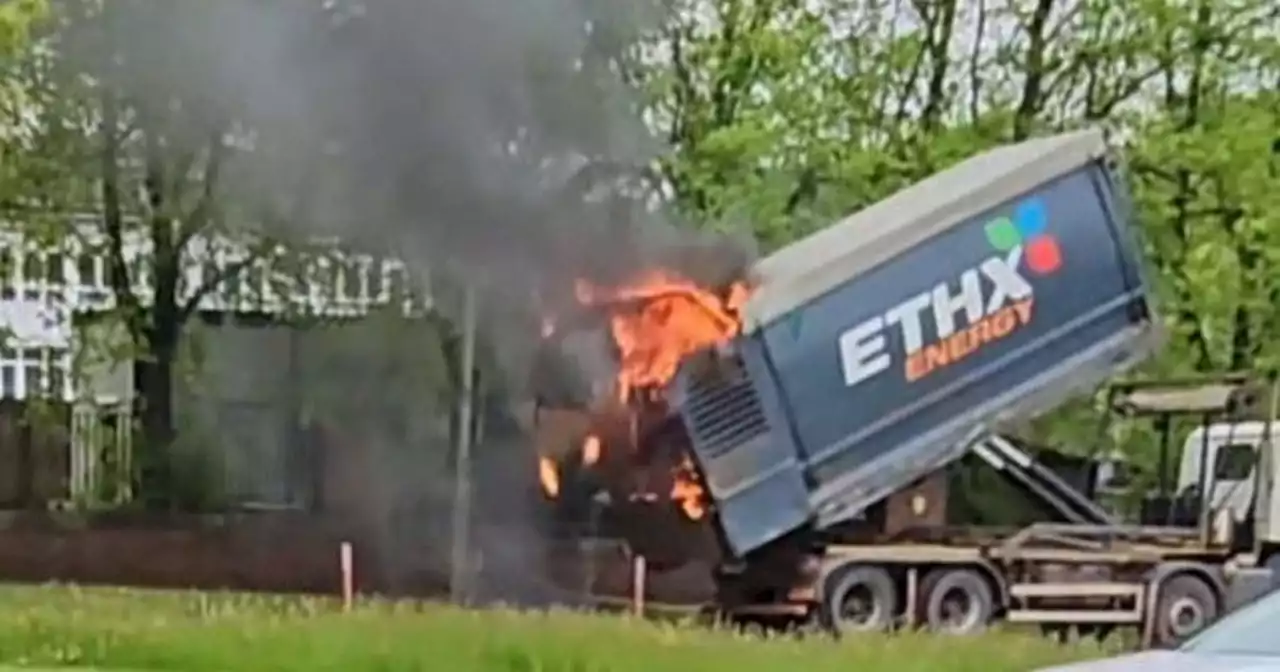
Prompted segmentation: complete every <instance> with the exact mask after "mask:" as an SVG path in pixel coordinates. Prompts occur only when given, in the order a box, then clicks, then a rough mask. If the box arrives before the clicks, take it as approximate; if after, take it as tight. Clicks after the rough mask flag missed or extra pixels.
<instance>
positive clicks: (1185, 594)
mask: <svg viewBox="0 0 1280 672" xmlns="http://www.w3.org/2000/svg"><path fill="white" fill-rule="evenodd" d="M1154 617H1155V619H1156V623H1155V644H1156V645H1157V646H1171V645H1174V644H1177V643H1179V642H1182V641H1184V640H1186V639H1187V638H1188V637H1191V636H1192V635H1194V634H1196V633H1197V632H1200V630H1201V629H1203V628H1204V627H1205V626H1206V625H1209V624H1210V623H1212V622H1213V621H1214V619H1216V618H1217V617H1218V596H1217V594H1216V593H1215V592H1214V590H1213V587H1212V586H1210V585H1209V584H1208V583H1205V581H1204V580H1203V579H1201V578H1199V577H1196V576H1192V575H1190V574H1179V575H1177V576H1174V577H1171V578H1169V579H1168V580H1166V581H1164V582H1163V583H1162V584H1161V585H1160V593H1159V595H1158V596H1157V598H1156V613H1155V614H1154Z"/></svg>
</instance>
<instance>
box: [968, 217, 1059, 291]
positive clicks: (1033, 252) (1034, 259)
mask: <svg viewBox="0 0 1280 672" xmlns="http://www.w3.org/2000/svg"><path fill="white" fill-rule="evenodd" d="M1046 219H1047V218H1046V215H1045V208H1044V201H1042V200H1040V199H1038V198H1032V199H1028V200H1026V201H1023V202H1022V203H1020V204H1018V206H1017V207H1016V208H1014V209H1013V217H1012V218H1010V217H997V218H995V219H993V220H991V221H989V222H987V226H986V232H987V242H989V243H991V247H994V248H995V249H997V250H999V251H1001V252H1008V251H1010V250H1012V249H1013V248H1015V247H1017V246H1019V245H1021V246H1022V255H1023V258H1024V259H1026V262H1027V268H1028V269H1030V270H1031V272H1032V273H1035V274H1036V275H1049V274H1051V273H1056V272H1057V270H1058V269H1059V268H1061V267H1062V248H1061V247H1059V245H1058V239H1057V238H1055V237H1054V236H1053V234H1051V233H1048V232H1047V231H1046V229H1047V228H1048V222H1047V221H1046Z"/></svg>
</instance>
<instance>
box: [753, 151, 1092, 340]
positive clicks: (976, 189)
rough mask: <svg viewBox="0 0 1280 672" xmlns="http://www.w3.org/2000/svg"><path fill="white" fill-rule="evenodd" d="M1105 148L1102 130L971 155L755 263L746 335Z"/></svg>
mask: <svg viewBox="0 0 1280 672" xmlns="http://www.w3.org/2000/svg"><path fill="white" fill-rule="evenodd" d="M1106 153H1107V144H1106V139H1105V138H1104V136H1103V133H1102V131H1101V130H1100V129H1097V128H1091V129H1086V130H1083V131H1074V132H1070V133H1062V134H1059V135H1053V136H1048V137H1043V138H1036V139H1033V140H1027V141H1025V142H1021V143H1018V144H1013V145H1005V146H1002V147H998V148H996V149H992V150H989V151H987V152H984V153H982V154H979V155H977V156H974V157H972V158H970V159H967V160H965V161H963V162H961V163H959V164H957V165H955V166H953V167H951V168H949V169H947V170H944V171H942V172H940V173H937V174H935V175H933V176H931V177H929V178H928V179H925V180H923V181H920V182H917V183H916V184H913V185H911V186H910V187H907V188H906V189H903V190H901V191H899V192H897V193H895V194H894V195H892V196H890V197H888V198H886V199H884V200H882V201H879V202H877V203H874V204H872V205H871V206H869V207H867V208H866V209H864V210H861V211H860V212H858V213H856V214H854V215H851V216H849V217H846V218H845V219H843V220H841V221H839V222H837V223H835V224H833V225H831V226H829V227H827V228H825V229H823V230H821V231H819V232H817V233H815V234H813V235H811V236H808V237H806V238H802V239H800V240H798V241H796V242H794V243H792V244H790V245H788V246H786V247H784V248H782V249H781V250H778V251H777V252H774V253H773V254H771V255H769V256H768V257H765V258H764V259H761V260H760V261H759V262H757V263H756V265H755V267H754V268H753V269H752V270H753V276H754V278H755V280H756V282H757V283H758V284H757V289H756V291H755V292H754V294H753V295H752V296H751V299H750V300H749V301H748V302H747V304H746V306H745V308H744V311H743V316H744V325H743V326H744V330H745V331H746V332H747V333H750V332H752V331H755V330H757V329H760V328H762V327H764V326H765V325H768V324H769V323H770V322H773V321H774V320H776V319H777V318H779V317H782V316H783V315H786V314H787V313H789V312H791V311H792V310H794V309H796V308H798V307H800V306H803V305H805V304H806V303H809V302H810V301H812V300H814V299H816V298H818V297H819V296H821V295H823V294H825V293H826V292H828V291H830V290H832V289H834V288H836V287H838V286H840V285H842V284H844V283H845V282H848V281H849V280H850V279H852V278H854V277H856V276H858V275H861V274H862V273H865V272H867V271H869V270H871V269H873V268H875V267H876V266H878V265H880V264H881V263H883V262H884V261H886V260H888V259H891V258H893V257H894V256H896V255H898V254H900V253H902V252H904V251H905V250H907V249H909V248H912V247H914V246H916V245H918V244H920V243H921V242H923V241H925V240H928V239H929V238H931V237H933V236H936V235H938V234H940V233H942V232H943V231H946V230H948V229H950V228H952V227H954V226H958V225H960V224H962V223H964V222H965V221H966V220H968V219H970V218H972V217H974V216H976V215H978V214H980V213H982V212H984V211H986V210H989V209H991V208H994V207H996V206H997V205H1000V204H1001V203H1003V202H1005V201H1008V200H1011V199H1013V198H1016V197H1018V196H1020V195H1022V194H1025V193H1026V192H1028V191H1031V190H1032V189H1034V188H1035V187H1037V186H1039V185H1041V184H1044V183H1045V182H1048V181H1050V180H1053V179H1054V178H1057V177H1060V176H1063V175H1066V174H1068V173H1071V172H1072V171H1074V170H1076V169H1077V168H1080V167H1082V166H1084V165H1086V164H1088V163H1090V162H1092V161H1095V160H1097V159H1099V158H1102V157H1103V156H1105V155H1106Z"/></svg>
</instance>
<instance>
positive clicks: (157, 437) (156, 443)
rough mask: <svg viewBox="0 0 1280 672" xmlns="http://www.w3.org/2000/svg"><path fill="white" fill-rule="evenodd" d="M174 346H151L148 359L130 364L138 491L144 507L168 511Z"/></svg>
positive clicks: (173, 490)
mask: <svg viewBox="0 0 1280 672" xmlns="http://www.w3.org/2000/svg"><path fill="white" fill-rule="evenodd" d="M176 350H177V348H176V347H175V344H173V343H169V344H164V343H156V342H153V343H152V344H151V348H150V352H149V353H148V354H149V355H150V356H149V357H148V358H145V359H142V360H139V361H137V362H135V363H134V376H135V380H137V381H138V395H137V398H138V399H139V400H140V403H141V406H142V408H140V409H139V417H140V419H141V425H142V427H141V430H142V441H141V446H140V447H141V448H142V455H141V456H140V457H141V460H140V462H139V466H140V471H139V474H138V478H139V483H138V490H137V491H138V492H139V493H141V494H142V498H143V502H144V504H145V505H146V506H147V508H149V509H150V508H161V509H168V508H172V507H173V506H174V505H175V503H176V502H177V500H178V495H179V493H178V492H177V488H178V487H180V484H179V483H176V482H175V479H174V459H173V450H172V449H173V444H174V437H175V433H174V422H173V365H174V356H175V353H176Z"/></svg>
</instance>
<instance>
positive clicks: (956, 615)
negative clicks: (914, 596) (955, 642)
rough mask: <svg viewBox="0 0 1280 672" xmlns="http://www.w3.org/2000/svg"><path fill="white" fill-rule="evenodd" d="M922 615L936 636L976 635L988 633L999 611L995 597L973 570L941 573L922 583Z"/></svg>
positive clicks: (984, 579) (943, 570)
mask: <svg viewBox="0 0 1280 672" xmlns="http://www.w3.org/2000/svg"><path fill="white" fill-rule="evenodd" d="M922 584H923V585H922V588H923V590H922V591H921V605H920V612H921V615H922V617H923V621H924V624H925V626H926V627H927V628H929V629H930V630H932V631H933V632H939V633H943V634H948V635H972V634H976V633H979V632H982V631H983V630H986V628H987V625H989V624H990V623H991V619H992V617H993V616H994V615H995V611H996V600H995V594H994V592H993V591H992V590H991V584H990V583H989V582H988V581H987V579H986V577H984V576H983V575H982V574H981V573H979V572H977V571H974V570H972V569H938V570H934V571H933V572H931V573H930V574H929V575H928V576H926V577H925V580H924V581H923V582H922Z"/></svg>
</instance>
